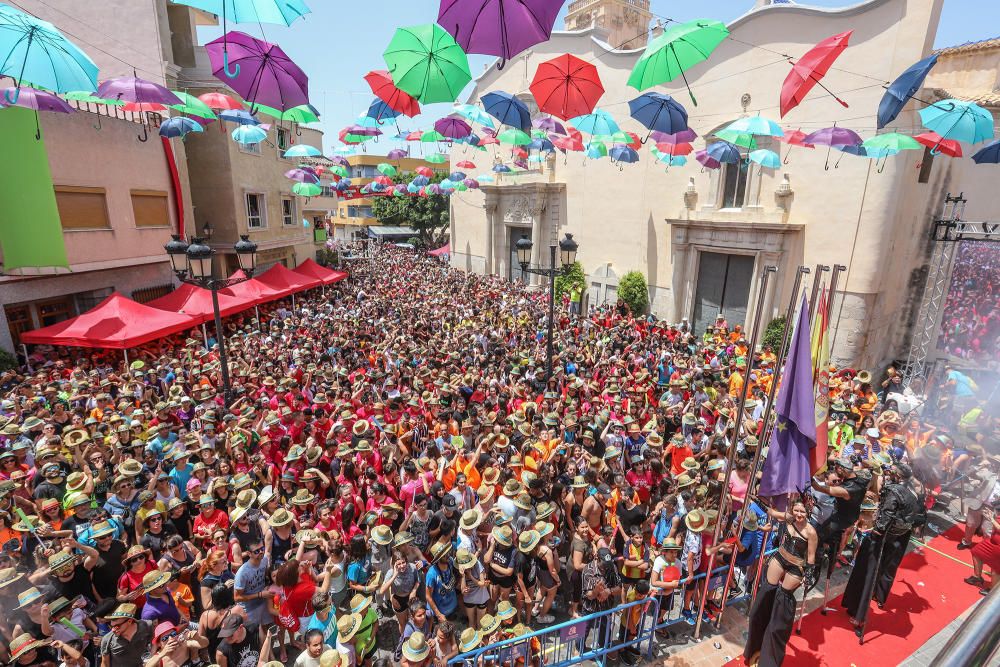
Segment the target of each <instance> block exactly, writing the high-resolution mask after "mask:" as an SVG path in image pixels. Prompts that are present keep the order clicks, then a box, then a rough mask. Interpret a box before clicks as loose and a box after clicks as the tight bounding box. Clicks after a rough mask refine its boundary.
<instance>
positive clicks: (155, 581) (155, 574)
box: [142, 570, 170, 593]
mask: <svg viewBox="0 0 1000 667" xmlns="http://www.w3.org/2000/svg"><path fill="white" fill-rule="evenodd" d="M169 581H170V573H169V572H164V571H162V570H150V571H149V572H147V573H146V574H144V575H143V577H142V590H143V591H145V592H146V593H148V592H149V591H152V590H156V589H157V588H159V587H160V586H166V585H167V583H168V582H169Z"/></svg>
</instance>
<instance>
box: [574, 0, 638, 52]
mask: <svg viewBox="0 0 1000 667" xmlns="http://www.w3.org/2000/svg"><path fill="white" fill-rule="evenodd" d="M652 18H653V15H652V14H651V13H650V11H649V0H573V2H570V3H569V8H568V9H567V10H566V30H574V31H581V30H587V29H588V28H599V29H601V30H603V31H605V32H606V33H607V39H606V41H607V43H608V44H610V45H611V46H613V47H615V48H617V49H641V48H643V47H644V46H646V41H647V39H648V37H649V22H650V20H652Z"/></svg>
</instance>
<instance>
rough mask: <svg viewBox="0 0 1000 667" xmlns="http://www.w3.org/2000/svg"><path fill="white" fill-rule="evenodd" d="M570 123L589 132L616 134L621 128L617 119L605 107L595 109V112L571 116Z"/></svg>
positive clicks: (582, 130)
mask: <svg viewBox="0 0 1000 667" xmlns="http://www.w3.org/2000/svg"><path fill="white" fill-rule="evenodd" d="M569 123H570V125H572V126H573V127H575V128H576V129H578V130H580V131H581V132H586V133H587V134H614V133H615V132H618V130H619V128H618V123H616V122H615V119H614V118H612V117H611V114H609V113H608V112H607V111H604V110H603V109H595V110H594V113H588V114H586V115H585V116H577V117H576V118H571V119H570V121H569Z"/></svg>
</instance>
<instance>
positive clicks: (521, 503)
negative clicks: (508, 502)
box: [514, 493, 531, 511]
mask: <svg viewBox="0 0 1000 667" xmlns="http://www.w3.org/2000/svg"><path fill="white" fill-rule="evenodd" d="M514 506H515V507H518V508H520V509H523V510H525V511H528V510H530V509H531V496H529V495H528V494H527V493H519V494H518V495H517V497H516V498H514Z"/></svg>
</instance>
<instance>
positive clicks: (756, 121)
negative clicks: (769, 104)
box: [725, 116, 785, 137]
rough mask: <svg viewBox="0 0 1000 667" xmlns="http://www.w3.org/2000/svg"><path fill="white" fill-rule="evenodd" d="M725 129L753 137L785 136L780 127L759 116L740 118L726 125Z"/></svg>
mask: <svg viewBox="0 0 1000 667" xmlns="http://www.w3.org/2000/svg"><path fill="white" fill-rule="evenodd" d="M725 129H726V130H730V131H733V132H738V133H741V134H750V135H753V136H755V137H783V136H785V131H784V130H782V129H781V126H780V125H778V124H777V123H775V122H774V121H773V120H771V119H770V118H762V117H761V116H747V117H746V118H740V119H738V120H735V121H733V122H732V123H730V124H729V125H727V126H726V128H725Z"/></svg>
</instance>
